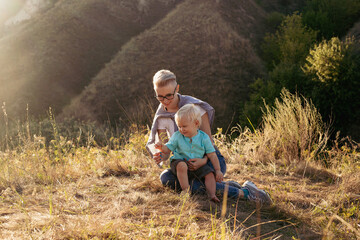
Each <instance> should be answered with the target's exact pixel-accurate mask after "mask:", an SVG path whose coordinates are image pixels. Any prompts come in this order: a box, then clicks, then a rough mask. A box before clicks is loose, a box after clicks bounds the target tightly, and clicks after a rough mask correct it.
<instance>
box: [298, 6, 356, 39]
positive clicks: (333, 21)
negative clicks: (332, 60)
mask: <svg viewBox="0 0 360 240" xmlns="http://www.w3.org/2000/svg"><path fill="white" fill-rule="evenodd" d="M359 17H360V1H359V0H341V1H339V0H309V1H307V3H306V6H305V9H304V14H303V22H304V24H305V25H307V26H309V27H311V28H312V29H315V30H319V32H320V35H319V37H322V38H325V39H330V38H331V37H333V36H337V37H341V36H344V35H345V34H346V32H347V31H348V30H349V28H350V27H351V26H352V25H353V24H354V22H355V21H356V20H357V19H358V18H359Z"/></svg>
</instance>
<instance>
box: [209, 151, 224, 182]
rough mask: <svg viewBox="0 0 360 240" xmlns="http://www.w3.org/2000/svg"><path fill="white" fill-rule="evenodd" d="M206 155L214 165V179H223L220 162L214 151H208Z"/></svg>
mask: <svg viewBox="0 0 360 240" xmlns="http://www.w3.org/2000/svg"><path fill="white" fill-rule="evenodd" d="M207 156H208V158H209V159H210V161H211V163H212V165H213V166H214V170H215V175H216V181H217V182H221V181H222V180H223V179H224V175H223V173H222V172H221V169H220V162H219V159H218V157H217V156H216V153H215V152H212V153H208V154H207Z"/></svg>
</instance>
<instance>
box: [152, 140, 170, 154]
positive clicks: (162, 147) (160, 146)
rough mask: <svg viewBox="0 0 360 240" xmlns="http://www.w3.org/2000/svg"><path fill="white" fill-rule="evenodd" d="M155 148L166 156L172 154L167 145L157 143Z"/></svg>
mask: <svg viewBox="0 0 360 240" xmlns="http://www.w3.org/2000/svg"><path fill="white" fill-rule="evenodd" d="M155 148H156V149H158V150H160V151H161V152H163V153H165V154H169V153H170V152H171V151H170V149H169V148H168V147H167V146H166V145H165V144H163V143H162V142H158V143H156V144H155Z"/></svg>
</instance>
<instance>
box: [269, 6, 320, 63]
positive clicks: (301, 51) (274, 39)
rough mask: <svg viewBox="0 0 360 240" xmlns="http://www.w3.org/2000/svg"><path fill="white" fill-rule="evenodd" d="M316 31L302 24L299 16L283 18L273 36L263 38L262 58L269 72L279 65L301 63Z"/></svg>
mask: <svg viewBox="0 0 360 240" xmlns="http://www.w3.org/2000/svg"><path fill="white" fill-rule="evenodd" d="M316 35H317V33H316V31H314V30H312V29H310V28H308V27H306V26H304V25H303V24H302V16H301V14H298V13H294V14H293V15H291V16H287V17H285V19H284V21H283V22H282V23H281V25H280V27H279V29H278V31H276V33H275V34H268V35H266V36H265V39H264V43H263V44H262V51H263V58H264V60H265V61H266V63H267V67H268V69H269V70H272V69H273V68H274V67H275V66H276V65H278V64H279V63H281V62H283V63H287V64H297V63H299V62H301V61H303V60H304V59H305V57H306V55H307V53H308V49H309V48H310V47H311V46H312V45H313V44H314V42H315V40H316Z"/></svg>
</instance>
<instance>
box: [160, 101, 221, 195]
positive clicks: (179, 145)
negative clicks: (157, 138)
mask: <svg viewBox="0 0 360 240" xmlns="http://www.w3.org/2000/svg"><path fill="white" fill-rule="evenodd" d="M175 122H176V125H177V126H178V129H179V131H177V132H175V133H174V134H173V135H172V137H171V138H170V140H169V141H168V142H167V143H166V144H165V145H164V144H162V143H157V144H156V145H155V146H156V148H157V149H159V150H161V151H162V152H163V153H165V154H169V153H170V151H171V152H173V156H172V157H171V162H170V167H171V171H172V172H173V173H174V174H175V175H176V176H177V178H178V180H179V182H180V186H181V189H182V190H183V191H188V190H189V187H190V185H189V178H190V179H193V178H198V179H199V180H202V179H203V178H204V179H205V187H206V190H207V192H208V195H209V198H210V199H211V200H212V201H214V202H220V200H219V199H218V198H217V197H216V195H215V192H216V181H217V182H221V181H222V180H223V173H222V172H221V170H220V163H219V159H218V158H217V155H216V153H215V148H214V146H213V145H212V142H211V140H210V137H209V136H208V135H207V134H206V133H205V132H203V131H201V130H199V127H200V125H201V112H200V109H199V107H197V106H196V105H194V104H187V105H185V106H183V107H182V108H180V109H179V111H178V112H177V113H176V114H175ZM204 154H206V155H207V156H208V158H209V159H210V161H211V163H212V165H213V166H214V169H215V172H214V170H213V169H212V168H211V167H210V166H209V165H207V164H206V165H204V166H202V167H200V168H199V169H197V170H195V171H189V169H188V164H187V161H188V160H189V159H193V158H202V157H203V156H204ZM188 173H189V175H188Z"/></svg>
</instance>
